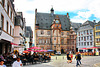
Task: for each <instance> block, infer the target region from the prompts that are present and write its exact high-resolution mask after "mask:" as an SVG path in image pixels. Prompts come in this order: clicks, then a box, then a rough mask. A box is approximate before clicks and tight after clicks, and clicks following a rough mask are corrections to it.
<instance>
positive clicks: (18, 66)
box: [12, 57, 22, 67]
mask: <svg viewBox="0 0 100 67" xmlns="http://www.w3.org/2000/svg"><path fill="white" fill-rule="evenodd" d="M21 66H22V62H21V60H20V58H19V57H17V60H16V61H14V62H13V64H12V67H21Z"/></svg>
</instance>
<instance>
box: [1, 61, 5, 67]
mask: <svg viewBox="0 0 100 67" xmlns="http://www.w3.org/2000/svg"><path fill="white" fill-rule="evenodd" d="M0 67H6V65H4V60H2V59H0Z"/></svg>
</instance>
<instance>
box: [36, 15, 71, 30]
mask: <svg viewBox="0 0 100 67" xmlns="http://www.w3.org/2000/svg"><path fill="white" fill-rule="evenodd" d="M56 16H58V17H59V19H60V21H61V25H62V30H67V31H69V30H70V20H69V19H68V18H67V15H57V14H53V15H52V14H51V13H37V14H36V24H39V29H47V30H49V29H51V25H52V22H53V20H54V19H55V18H56Z"/></svg>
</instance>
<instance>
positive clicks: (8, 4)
mask: <svg viewBox="0 0 100 67" xmlns="http://www.w3.org/2000/svg"><path fill="white" fill-rule="evenodd" d="M7 14H8V15H9V4H7Z"/></svg>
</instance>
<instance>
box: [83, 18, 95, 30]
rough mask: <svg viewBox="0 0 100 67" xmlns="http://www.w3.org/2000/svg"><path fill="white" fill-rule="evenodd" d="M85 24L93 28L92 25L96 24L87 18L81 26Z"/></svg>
mask: <svg viewBox="0 0 100 67" xmlns="http://www.w3.org/2000/svg"><path fill="white" fill-rule="evenodd" d="M85 25H90V26H91V27H93V28H94V26H95V25H96V23H95V22H92V21H89V20H87V21H86V22H85V23H83V24H82V26H85Z"/></svg>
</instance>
